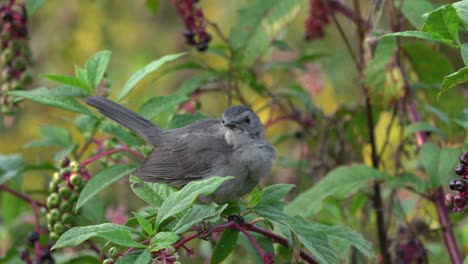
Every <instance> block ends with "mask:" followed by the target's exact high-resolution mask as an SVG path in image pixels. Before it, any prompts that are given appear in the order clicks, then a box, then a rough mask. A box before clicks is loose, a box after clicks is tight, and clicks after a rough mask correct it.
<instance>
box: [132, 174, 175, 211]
mask: <svg viewBox="0 0 468 264" xmlns="http://www.w3.org/2000/svg"><path fill="white" fill-rule="evenodd" d="M130 183H131V186H132V190H133V192H134V193H135V194H136V195H137V196H138V197H140V198H141V199H142V200H143V201H145V202H147V203H148V204H150V205H151V206H153V207H156V208H159V207H160V206H161V204H162V203H163V202H164V200H166V199H167V197H169V195H170V194H171V193H173V192H174V189H173V188H171V187H169V186H168V185H167V184H164V183H150V182H144V181H142V180H140V179H139V178H138V177H136V176H133V175H132V176H130Z"/></svg>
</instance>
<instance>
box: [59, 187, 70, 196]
mask: <svg viewBox="0 0 468 264" xmlns="http://www.w3.org/2000/svg"><path fill="white" fill-rule="evenodd" d="M71 193H72V191H71V190H70V188H68V187H67V186H62V187H60V188H59V194H60V196H61V197H63V198H68V197H70V195H71Z"/></svg>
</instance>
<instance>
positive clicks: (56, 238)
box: [49, 232, 60, 241]
mask: <svg viewBox="0 0 468 264" xmlns="http://www.w3.org/2000/svg"><path fill="white" fill-rule="evenodd" d="M49 237H50V240H52V241H57V240H58V239H59V237H60V236H59V234H57V233H55V232H50V234H49Z"/></svg>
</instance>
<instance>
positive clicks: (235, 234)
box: [210, 228, 239, 264]
mask: <svg viewBox="0 0 468 264" xmlns="http://www.w3.org/2000/svg"><path fill="white" fill-rule="evenodd" d="M238 238H239V230H237V229H234V228H228V229H225V230H224V232H223V234H222V235H221V237H220V238H219V240H218V243H216V246H215V248H214V250H213V253H212V254H211V259H210V264H217V263H221V262H223V261H224V260H225V259H226V258H227V257H228V256H229V255H230V254H231V252H232V251H233V250H234V249H235V248H236V244H237V240H238Z"/></svg>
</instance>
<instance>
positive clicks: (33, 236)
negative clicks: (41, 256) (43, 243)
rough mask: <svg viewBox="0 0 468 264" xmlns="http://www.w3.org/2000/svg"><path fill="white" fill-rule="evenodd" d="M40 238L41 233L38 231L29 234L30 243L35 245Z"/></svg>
mask: <svg viewBox="0 0 468 264" xmlns="http://www.w3.org/2000/svg"><path fill="white" fill-rule="evenodd" d="M38 240H39V233H38V232H36V231H33V232H29V234H28V244H29V245H31V246H32V245H33V244H34V243H35V242H36V241H38Z"/></svg>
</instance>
